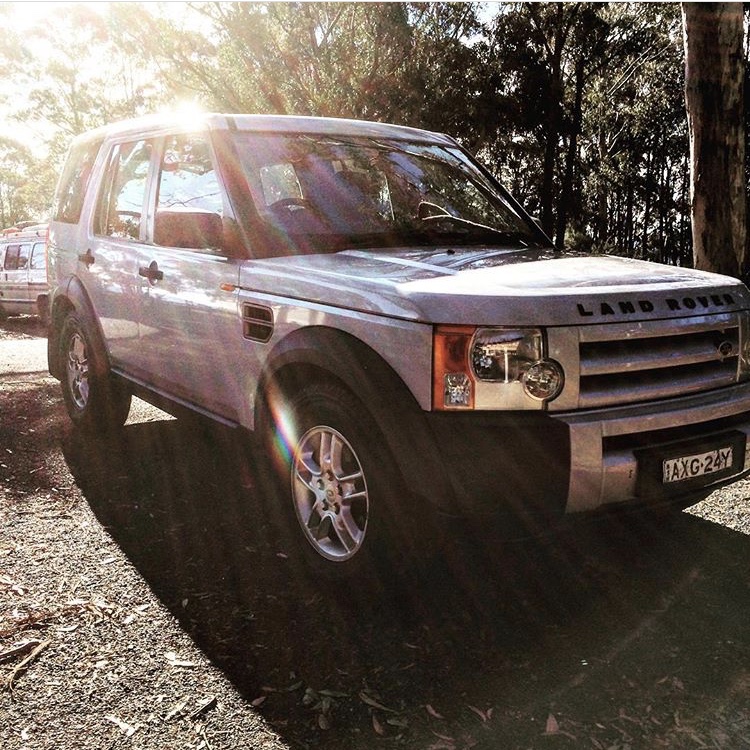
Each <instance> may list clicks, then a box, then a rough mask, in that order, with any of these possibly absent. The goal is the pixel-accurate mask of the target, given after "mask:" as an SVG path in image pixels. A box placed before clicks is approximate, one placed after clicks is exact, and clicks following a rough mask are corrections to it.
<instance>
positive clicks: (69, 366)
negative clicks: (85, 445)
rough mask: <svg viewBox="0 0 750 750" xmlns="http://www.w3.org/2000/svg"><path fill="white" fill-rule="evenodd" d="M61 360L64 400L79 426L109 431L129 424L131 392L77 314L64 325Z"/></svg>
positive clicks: (72, 418)
mask: <svg viewBox="0 0 750 750" xmlns="http://www.w3.org/2000/svg"><path fill="white" fill-rule="evenodd" d="M60 361H61V363H62V365H63V373H62V375H63V377H62V380H61V387H62V394H63V400H64V402H65V407H66V408H67V411H68V414H69V416H70V418H71V420H72V421H73V423H74V424H75V425H76V426H77V427H80V428H82V429H86V430H97V431H102V432H106V431H108V430H111V429H112V428H116V427H121V426H122V425H123V424H125V420H126V419H127V417H128V412H129V411H130V400H131V396H130V392H129V391H128V390H127V389H126V388H125V387H124V385H123V384H121V383H120V382H119V381H116V380H115V379H114V376H113V375H112V373H111V371H110V369H109V365H108V363H107V361H106V355H105V353H104V349H103V347H102V346H101V343H100V342H99V340H98V338H96V337H95V336H94V335H93V334H91V333H90V332H89V331H88V330H87V329H86V326H84V324H83V323H82V321H81V320H80V318H79V316H78V315H77V314H76V313H75V312H71V313H68V315H67V317H66V318H65V321H64V322H63V326H62V331H61V335H60Z"/></svg>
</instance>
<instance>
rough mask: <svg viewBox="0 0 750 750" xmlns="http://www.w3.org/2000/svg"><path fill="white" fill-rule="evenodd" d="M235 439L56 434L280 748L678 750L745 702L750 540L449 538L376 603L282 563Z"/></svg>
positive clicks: (652, 523)
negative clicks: (423, 570)
mask: <svg viewBox="0 0 750 750" xmlns="http://www.w3.org/2000/svg"><path fill="white" fill-rule="evenodd" d="M246 443H247V438H246V437H245V436H243V435H242V434H241V433H238V432H235V431H229V430H224V429H214V428H209V427H208V426H206V425H203V424H202V423H196V422H192V421H181V420H161V421H159V420H156V421H150V422H143V423H138V424H128V425H127V426H126V427H125V429H124V430H123V432H122V433H121V434H118V436H117V437H113V438H111V439H108V440H101V439H87V438H85V437H84V436H82V435H81V434H78V433H75V432H73V431H72V430H68V431H67V432H66V433H65V435H64V439H63V451H64V454H65V457H66V460H67V462H68V465H69V467H70V469H71V471H72V473H73V475H74V477H75V479H76V482H77V483H78V485H79V486H80V488H81V490H82V491H83V493H84V495H85V497H86V499H87V500H88V502H89V503H90V505H91V507H92V508H93V510H94V512H95V513H96V515H97V517H98V518H99V520H100V521H101V523H102V524H103V525H104V526H105V527H106V528H107V529H108V531H109V533H110V534H111V535H112V537H113V538H114V539H115V541H116V542H117V543H118V544H119V546H120V547H121V548H122V550H123V551H124V552H125V554H126V555H127V556H128V558H129V559H130V560H131V561H132V563H133V565H134V566H135V567H136V568H137V569H138V571H139V572H140V573H141V575H142V576H143V577H144V578H145V579H146V581H147V582H148V583H149V585H150V586H151V587H152V589H153V590H154V591H155V593H156V594H157V595H158V596H159V598H160V599H161V601H162V602H163V603H164V604H165V605H166V606H167V607H168V608H169V610H170V611H171V612H172V613H173V614H174V616H175V617H176V618H177V619H178V620H179V622H180V623H181V625H182V627H183V628H184V629H185V630H186V631H187V632H188V633H189V634H190V635H191V636H192V637H193V639H194V640H195V641H196V643H197V644H198V645H199V646H200V647H201V648H202V649H203V651H204V652H205V653H206V654H207V655H208V656H209V657H210V658H211V659H212V661H213V662H214V663H215V664H216V665H218V666H219V667H220V668H221V669H222V670H223V671H224V672H225V673H226V674H227V676H228V677H229V678H230V679H231V680H232V682H233V683H234V684H235V685H236V686H237V688H238V689H239V690H240V691H241V692H242V693H243V694H244V695H245V696H246V697H247V698H248V699H249V700H252V701H255V702H256V704H257V705H259V706H261V704H262V706H261V709H260V710H262V711H263V712H264V714H265V715H266V716H267V717H268V719H269V720H270V721H271V722H272V723H273V724H274V726H275V727H276V728H277V730H278V731H279V732H280V734H281V735H282V736H284V737H285V738H286V739H287V740H288V741H290V743H292V744H294V745H302V746H325V747H326V748H339V747H340V748H355V747H362V748H367V747H372V746H373V743H374V742H376V741H381V740H385V739H388V738H401V740H400V741H401V742H402V744H404V745H405V746H408V747H425V748H426V747H443V748H448V749H449V750H453V748H460V747H488V748H490V747H498V746H500V744H502V746H503V747H515V746H523V747H536V746H544V747H547V746H548V745H546V744H544V743H545V742H547V741H548V740H550V739H551V738H552V737H553V736H554V742H556V743H557V744H556V745H554V746H555V747H558V746H559V747H573V746H583V742H584V740H585V741H587V742H588V743H589V744H587V745H586V746H592V747H610V746H615V743H617V742H619V743H621V744H620V745H616V746H618V747H620V746H622V747H624V746H626V745H627V744H628V743H629V744H630V745H631V746H633V747H641V746H642V747H645V746H651V747H655V746H658V745H659V743H660V742H662V741H664V742H669V743H670V744H671V746H672V747H682V746H683V744H682V742H683V741H684V743H685V745H684V746H686V747H687V746H692V745H690V742H691V741H692V740H691V737H694V736H698V737H699V738H700V737H704V736H705V735H703V734H701V732H703V731H704V727H703V724H702V723H701V722H702V721H705V722H709V719H711V721H713V718H715V716H716V715H717V712H724V713H725V714H726V713H727V712H729V713H731V710H732V706H733V705H734V704H733V701H735V700H737V701H740V700H741V701H744V703H743V705H745V704H746V703H747V695H748V691H750V672H748V668H747V666H746V664H747V661H746V657H747V654H748V653H750V628H748V627H747V612H748V611H750V588H749V587H748V576H747V571H748V570H750V539H749V538H748V537H746V536H744V535H742V534H737V533H733V532H731V531H729V530H728V529H726V528H724V527H720V526H717V525H714V524H710V523H708V522H705V521H703V520H701V519H699V518H696V517H693V516H690V515H687V514H677V515H676V516H675V517H674V518H673V519H672V520H670V521H664V520H661V521H659V520H658V519H647V518H642V517H641V518H622V517H614V518H608V519H599V520H597V521H592V522H589V523H577V524H575V525H573V526H572V527H569V528H566V529H562V530H558V531H557V532H555V533H550V534H548V535H546V536H542V537H539V538H534V539H524V540H517V541H508V540H504V539H503V538H502V536H499V535H498V534H497V532H493V531H489V530H486V529H481V530H475V531H473V532H471V531H469V530H468V529H463V528H461V529H460V531H459V529H458V527H454V531H455V534H454V538H453V539H451V540H449V543H448V544H447V545H446V546H445V548H444V549H443V550H441V552H440V554H438V555H436V557H435V559H434V560H433V561H432V564H431V573H430V574H429V575H426V576H423V577H421V578H420V579H418V580H415V581H413V582H412V583H411V585H410V586H409V587H408V588H407V589H406V590H401V591H399V592H393V591H391V589H392V587H391V586H389V585H388V582H382V583H383V584H384V585H383V586H381V587H380V591H381V594H380V595H379V596H377V597H375V598H369V597H370V594H369V593H368V594H365V593H364V592H365V591H367V592H371V591H372V586H370V585H368V587H364V586H362V587H361V590H360V587H359V586H358V583H357V581H354V582H352V583H351V585H349V586H348V587H344V586H343V585H342V584H339V585H338V587H332V585H331V584H327V583H326V582H323V581H312V580H310V579H309V578H307V577H306V576H305V575H303V574H302V573H301V572H300V571H299V570H297V569H296V567H295V564H294V556H293V555H290V554H289V552H290V551H289V550H285V549H283V548H280V547H279V544H278V542H277V540H276V539H275V538H274V535H273V533H272V532H271V531H270V530H269V528H268V525H267V524H266V523H265V512H264V505H265V502H266V501H267V500H268V498H272V497H273V489H272V487H271V485H270V484H269V483H268V482H267V480H266V479H265V478H264V468H263V467H264V466H265V465H266V460H265V457H264V456H263V455H261V454H260V453H259V451H258V450H257V449H253V448H248V447H247V445H246ZM370 583H371V582H370ZM743 656H744V659H745V660H744V661H743ZM738 710H739V709H738ZM687 715H690V716H691V717H692V718H691V719H690V721H689V722H688V721H686V719H685V718H684V717H685V716H687ZM744 715H746V714H743V716H744ZM680 717H682V718H680ZM725 719H726V716H725ZM724 723H725V724H726V721H725V722H724ZM686 727H688V729H687V730H686V729H685V728H686ZM705 731H706V732H708V731H709V730H708V729H705ZM711 731H713V730H711ZM726 731H727V732H729V734H728V736H729V737H730V739H731V737H732V735H731V730H730V729H727V730H726ZM686 732H687V734H686ZM655 738H656V739H655ZM709 739H710V738H709ZM589 740H590V742H589ZM441 743H442V744H441ZM498 743H500V744H498ZM535 743H539V745H537V744H535ZM566 743H567V744H566ZM597 743H598V744H597ZM622 743H624V744H622ZM718 746H723V745H718ZM730 746H732V745H731V743H730V744H728V745H726V747H730Z"/></svg>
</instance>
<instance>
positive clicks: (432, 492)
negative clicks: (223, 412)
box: [255, 326, 452, 507]
mask: <svg viewBox="0 0 750 750" xmlns="http://www.w3.org/2000/svg"><path fill="white" fill-rule="evenodd" d="M316 381H318V382H331V381H334V382H336V383H338V384H340V385H341V386H342V387H343V388H345V389H346V390H347V391H349V392H350V393H352V394H353V396H354V397H355V398H356V399H357V400H358V401H359V402H361V403H362V405H363V407H364V408H365V409H367V411H368V413H369V415H370V416H371V417H372V419H373V420H374V422H375V424H376V426H377V428H378V430H379V431H380V434H381V436H382V438H383V440H384V441H385V444H386V447H387V448H388V450H389V452H390V454H391V455H392V456H393V457H394V460H395V461H396V464H397V466H398V468H399V470H400V471H401V474H402V476H403V477H404V479H405V480H406V481H407V484H408V485H409V486H410V488H411V489H412V490H414V491H415V492H416V494H418V495H422V496H425V497H429V499H430V500H431V501H432V503H433V505H445V506H446V507H448V505H449V504H450V502H451V496H452V494H451V493H452V490H451V485H450V482H449V481H448V478H447V476H446V475H445V472H444V471H443V469H442V463H441V462H440V461H439V460H438V458H439V452H438V449H437V445H436V443H435V440H434V437H433V435H432V432H431V431H430V429H429V427H428V425H427V423H426V421H425V419H424V413H423V411H422V409H421V407H420V406H419V404H418V403H417V400H416V399H415V398H414V396H413V395H412V393H411V392H410V391H409V389H408V388H407V386H406V385H405V384H404V382H403V381H402V380H401V378H400V377H399V375H398V374H397V373H396V371H395V370H394V369H393V368H392V367H391V366H390V365H389V364H388V363H387V362H386V361H385V360H384V359H383V358H382V357H381V356H380V355H379V354H378V353H377V352H376V351H375V350H374V349H372V348H371V347H370V346H368V345H367V344H366V343H364V342H363V341H361V340H360V339H358V338H356V337H355V336H353V335H351V334H349V333H345V332H342V331H339V330H336V329H332V328H326V327H322V326H320V327H311V328H305V329H299V330H297V331H295V332H293V333H292V334H290V335H289V336H288V337H286V338H285V339H284V340H282V341H281V342H280V343H279V344H277V346H276V348H275V349H274V350H273V352H272V353H271V356H270V358H269V361H268V364H267V366H266V368H265V370H264V372H263V375H262V377H261V380H260V382H259V386H258V389H257V392H256V400H255V426H256V429H257V430H260V431H261V432H262V431H264V430H267V429H269V428H270V427H271V423H272V418H271V412H272V411H273V410H274V409H283V403H284V401H285V400H286V399H288V398H289V397H291V396H292V395H293V394H294V393H295V391H296V390H298V389H300V388H301V387H303V386H306V385H308V384H309V383H311V382H316ZM269 402H272V403H271V404H269Z"/></svg>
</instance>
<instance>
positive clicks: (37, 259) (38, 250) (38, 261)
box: [31, 242, 47, 271]
mask: <svg viewBox="0 0 750 750" xmlns="http://www.w3.org/2000/svg"><path fill="white" fill-rule="evenodd" d="M46 267H47V258H46V256H45V254H44V242H35V243H34V247H33V248H32V250H31V269H32V270H33V271H40V270H42V269H44V268H46Z"/></svg>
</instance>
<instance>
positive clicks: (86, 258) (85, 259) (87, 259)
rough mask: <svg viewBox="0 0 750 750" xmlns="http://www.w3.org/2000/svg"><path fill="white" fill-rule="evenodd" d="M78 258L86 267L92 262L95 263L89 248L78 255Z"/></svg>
mask: <svg viewBox="0 0 750 750" xmlns="http://www.w3.org/2000/svg"><path fill="white" fill-rule="evenodd" d="M78 260H79V261H80V262H81V263H83V265H84V266H86V268H88V267H89V266H90V265H92V264H93V263H96V258H95V257H94V255H93V253H92V252H91V248H89V249H88V250H86V252H85V253H82V254H81V255H79V256H78Z"/></svg>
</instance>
